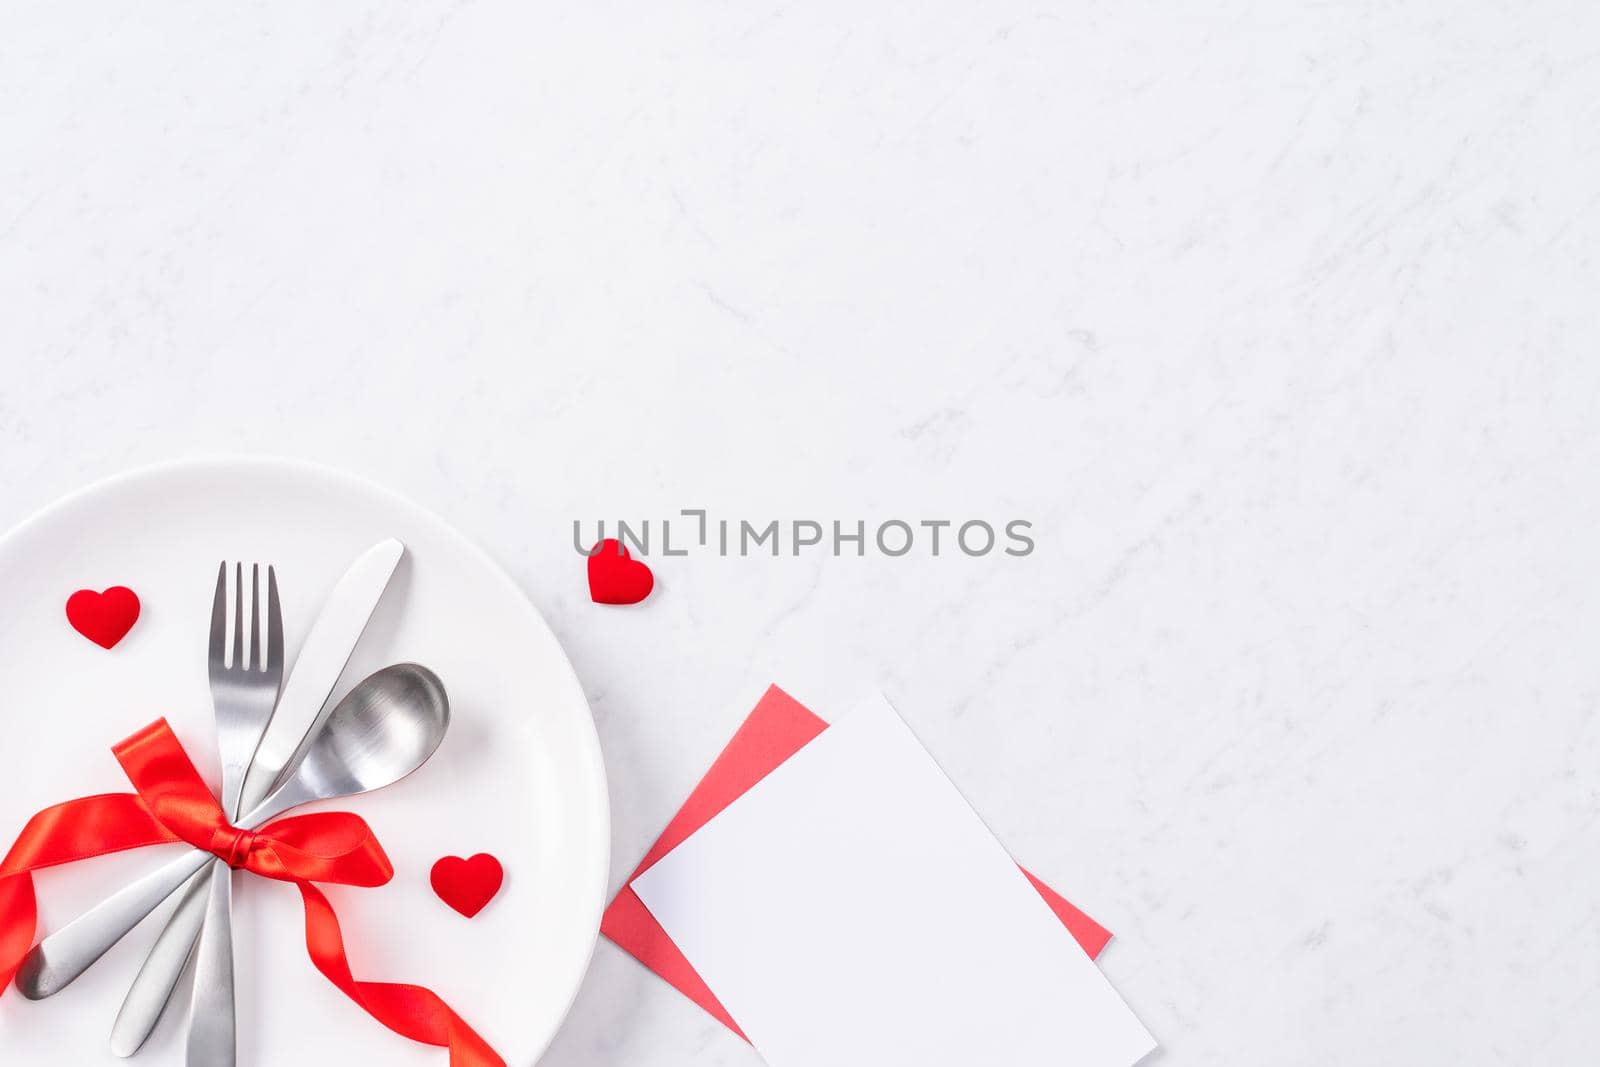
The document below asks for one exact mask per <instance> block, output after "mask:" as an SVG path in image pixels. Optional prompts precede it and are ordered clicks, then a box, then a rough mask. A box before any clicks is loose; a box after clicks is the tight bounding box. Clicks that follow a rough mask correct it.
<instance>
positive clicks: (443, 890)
mask: <svg viewBox="0 0 1600 1067" xmlns="http://www.w3.org/2000/svg"><path fill="white" fill-rule="evenodd" d="M429 880H430V881H432V882H433V891H434V892H435V893H437V894H439V899H440V900H442V901H444V902H445V903H446V904H448V905H450V906H451V907H452V908H454V909H456V910H457V911H459V912H460V913H461V914H463V915H465V916H466V917H467V918H469V919H470V918H472V917H473V916H474V915H476V914H478V912H480V911H482V910H483V909H484V907H485V906H487V905H488V903H489V901H491V900H493V899H494V898H495V894H496V893H499V892H500V887H501V886H502V885H503V884H505V880H506V872H505V868H504V867H502V866H500V861H499V860H497V859H495V858H494V857H493V856H491V855H489V854H488V853H487V852H480V853H478V854H477V855H476V856H474V857H472V858H471V859H470V860H464V859H462V858H461V857H460V856H446V857H445V858H444V859H442V860H440V861H439V862H438V863H435V864H434V865H433V874H432V875H431V876H430V878H429Z"/></svg>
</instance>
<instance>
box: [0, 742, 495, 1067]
mask: <svg viewBox="0 0 1600 1067" xmlns="http://www.w3.org/2000/svg"><path fill="white" fill-rule="evenodd" d="M112 751H113V752H115V754H116V757H117V762H118V763H120V764H122V770H123V772H124V773H125V774H127V776H128V780H129V781H131V782H132V783H133V787H134V788H135V789H136V790H138V793H137V794H134V793H106V794H102V795H100V796H94V797H83V798H81V799H78V800H69V801H67V802H66V803H65V804H57V805H56V806H55V807H52V808H46V809H45V810H44V811H41V812H39V814H37V815H35V816H34V817H33V818H32V819H29V820H28V825H27V826H25V827H23V830H22V833H21V835H20V836H18V838H17V841H16V843H15V844H14V845H12V846H11V851H10V852H8V853H7V854H6V858H5V861H4V862H3V863H0V994H3V992H4V989H5V987H6V986H9V985H10V984H11V980H12V979H13V978H14V977H15V976H16V973H17V968H18V967H20V966H21V964H22V960H23V958H24V957H25V956H26V955H27V954H28V951H29V950H30V949H31V948H32V947H33V936H34V933H35V930H36V927H37V925H38V917H39V913H38V900H37V897H36V896H35V894H34V888H33V872H34V871H37V870H41V869H43V868H45V867H55V866H59V865H61V864H66V863H75V862H76V861H78V860H83V859H89V858H91V857H93V856H104V855H107V854H109V853H112V852H124V851H127V850H128V849H134V848H145V847H147V846H150V845H164V844H173V843H176V842H179V841H187V842H188V843H189V844H191V845H193V846H194V847H196V848H198V849H202V850H204V851H206V852H209V853H211V854H212V855H214V856H216V857H218V858H219V859H221V860H223V861H224V862H225V863H227V864H228V865H229V866H231V867H234V868H237V869H239V870H246V871H250V872H252V873H254V874H259V875H261V876H262V877H263V878H273V879H276V880H278V881H281V882H292V883H294V885H295V886H296V887H297V888H298V889H299V890H300V896H301V899H302V901H303V902H304V904H305V912H306V950H307V951H308V952H309V953H310V955H311V962H312V963H313V964H315V965H316V968H317V970H319V971H321V972H322V973H323V975H324V976H326V977H327V979H328V981H330V982H332V983H333V984H334V985H335V986H338V987H339V989H340V991H342V992H343V993H344V994H345V995H346V996H347V997H349V998H350V999H351V1000H353V1001H355V1002H356V1003H357V1004H359V1005H360V1006H361V1007H362V1008H363V1009H364V1010H365V1011H366V1012H367V1014H369V1015H371V1016H372V1017H373V1018H374V1019H376V1020H378V1021H379V1022H380V1023H382V1024H383V1025H384V1026H387V1027H388V1028H389V1029H390V1030H393V1031H394V1032H395V1033H397V1034H400V1035H401V1036H403V1037H408V1038H410V1039H411V1040H413V1041H420V1042H422V1043H423V1044H427V1045H437V1046H439V1047H441V1048H447V1049H449V1050H450V1067H505V1061H504V1060H502V1059H501V1058H500V1057H499V1056H498V1055H497V1054H496V1053H495V1051H494V1050H493V1049H492V1048H490V1047H489V1045H488V1043H487V1042H485V1041H484V1040H483V1038H481V1037H479V1036H478V1034H477V1033H475V1032H474V1031H473V1029H472V1027H470V1026H468V1025H467V1024H466V1023H465V1022H463V1021H462V1019H461V1017H460V1016H458V1015H457V1014H456V1013H455V1012H453V1011H451V1010H450V1008H449V1006H448V1005H447V1004H445V1002H444V1001H442V1000H440V999H439V998H438V996H436V995H435V994H434V993H432V992H431V991H429V990H427V989H424V988H422V987H421V986H413V985H397V984H391V983H387V982H360V981H357V980H356V979H355V978H354V977H353V976H352V975H351V973H350V961H349V959H348V958H347V957H346V956H345V951H344V939H343V937H342V936H341V934H340V932H339V918H338V916H337V915H335V914H334V911H333V907H332V906H331V905H330V904H329V903H328V899H327V898H326V897H324V896H323V895H322V892H321V891H320V890H318V889H317V888H316V886H314V885H312V884H311V883H313V882H331V883H335V884H338V885H354V886H379V885H383V884H385V883H386V882H388V881H389V879H390V878H392V877H393V876H394V867H393V866H392V865H391V864H390V863H389V857H388V856H387V855H385V854H384V851H383V846H382V845H380V844H379V843H378V839H377V838H376V837H375V836H373V833H372V830H371V828H370V827H368V826H367V824H366V822H365V821H364V820H363V819H362V818H361V817H360V816H358V815H352V814H349V813H346V812H325V813H318V814H314V815H296V816H292V817H290V818H287V819H279V820H278V821H276V822H273V823H269V824H268V825H266V826H263V827H262V828H261V829H259V830H256V831H253V832H252V831H249V830H240V829H238V828H237V827H235V826H232V825H231V824H230V823H229V822H228V820H227V818H226V816H224V814H223V812H222V807H221V806H220V805H219V804H218V803H217V802H216V799H215V798H213V797H212V795H211V790H209V789H207V788H206V784H205V782H204V781H202V780H201V778H200V775H199V773H198V772H197V771H196V770H195V769H194V764H193V763H192V762H190V760H189V755H188V753H186V752H185V751H184V750H183V746H182V745H180V744H179V743H178V739H177V737H176V736H175V735H174V734H173V732H172V728H171V727H169V726H168V725H167V722H166V720H165V719H163V720H160V721H158V722H155V723H152V724H151V725H149V726H147V727H145V728H144V729H143V730H140V731H139V732H138V733H136V734H134V735H133V736H132V737H130V738H128V739H127V740H126V741H124V742H122V743H121V744H120V745H118V746H117V747H116V748H115V749H113V750H112Z"/></svg>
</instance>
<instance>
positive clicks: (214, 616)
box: [211, 560, 228, 667]
mask: <svg viewBox="0 0 1600 1067" xmlns="http://www.w3.org/2000/svg"><path fill="white" fill-rule="evenodd" d="M227 651H228V561H227V560H223V561H222V562H221V563H219V564H218V565H217V592H216V594H215V595H214V596H213V597H212V598H211V663H212V665H213V666H215V667H221V666H222V664H223V656H225V655H226V654H227Z"/></svg>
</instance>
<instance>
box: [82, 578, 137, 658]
mask: <svg viewBox="0 0 1600 1067" xmlns="http://www.w3.org/2000/svg"><path fill="white" fill-rule="evenodd" d="M67 621H68V622H70V623H71V624H72V628H73V629H74V630H76V631H78V632H79V633H80V634H82V635H83V636H85V637H87V638H88V639H89V640H91V641H93V642H94V643H95V644H97V645H99V646H100V647H101V648H114V647H115V646H116V644H117V642H118V641H121V640H122V639H123V638H124V637H126V636H128V631H129V630H131V629H133V624H134V623H136V622H138V621H139V597H138V595H137V594H135V593H134V591H133V590H132V589H129V588H128V587H127V586H123V585H114V586H112V587H111V588H110V589H107V590H106V591H105V592H103V593H96V592H95V591H94V590H93V589H80V590H78V591H77V592H76V593H73V594H72V595H71V596H69V597H68V598H67Z"/></svg>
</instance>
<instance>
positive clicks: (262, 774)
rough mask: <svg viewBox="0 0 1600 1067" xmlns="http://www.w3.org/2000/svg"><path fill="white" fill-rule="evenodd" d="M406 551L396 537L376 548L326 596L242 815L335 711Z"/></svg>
mask: <svg viewBox="0 0 1600 1067" xmlns="http://www.w3.org/2000/svg"><path fill="white" fill-rule="evenodd" d="M405 551H406V546H405V545H403V544H401V543H400V542H399V541H397V540H395V539H394V538H392V537H391V538H389V539H388V540H385V541H380V542H378V543H377V544H375V545H373V546H372V547H371V548H369V549H367V550H366V551H365V552H363V553H362V554H361V556H360V557H359V558H358V559H357V560H356V561H355V562H354V563H352V564H350V567H349V569H348V570H346V571H345V572H344V577H342V578H340V579H339V582H338V584H336V585H335V586H334V587H333V591H332V592H330V593H329V594H328V599H327V601H325V602H324V603H323V606H322V611H321V613H320V614H318V616H317V621H316V622H314V623H312V624H311V632H310V633H308V634H306V639H305V642H304V644H302V645H301V646H300V655H299V656H297V657H296V658H295V661H294V667H293V668H292V669H291V670H290V672H289V680H288V681H287V682H286V683H284V687H283V695H282V696H280V697H279V698H278V708H277V710H276V711H274V712H273V714H272V721H271V722H270V723H269V724H268V725H267V731H266V733H265V734H263V735H262V738H261V744H260V746H259V747H258V748H257V749H256V755H255V759H254V760H252V761H251V763H250V771H249V773H248V774H247V775H246V776H245V780H244V792H243V799H242V801H241V803H240V806H239V810H240V811H250V810H251V809H252V808H254V807H255V806H256V805H258V804H260V803H261V801H262V800H264V799H266V797H267V794H269V793H271V792H272V790H273V788H274V787H275V786H276V785H277V784H278V780H279V778H280V777H281V776H282V775H283V772H284V771H285V769H287V768H289V767H292V766H294V765H295V764H296V763H297V762H298V757H299V756H300V755H301V754H302V746H303V745H304V744H305V743H306V742H307V741H308V740H309V739H310V737H311V736H312V734H313V732H314V731H315V728H316V727H317V726H318V725H320V723H321V722H322V719H323V718H324V717H325V716H326V715H327V714H329V713H331V712H332V711H333V704H332V703H331V702H330V701H329V700H328V697H329V696H330V695H332V693H333V688H334V686H336V685H338V684H339V675H341V674H343V673H344V668H345V665H346V664H347V663H349V662H350V657H351V655H352V654H354V652H355V648H356V642H358V641H359V640H361V634H362V632H363V631H365V630H366V628H367V623H368V622H369V621H370V620H371V619H372V613H373V612H374V611H376V610H377V607H378V601H379V600H380V599H381V598H382V597H383V591H384V590H385V589H387V588H388V587H389V579H390V578H391V577H393V576H394V571H395V568H396V567H398V566H399V565H400V558H401V557H402V556H404V555H405Z"/></svg>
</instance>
